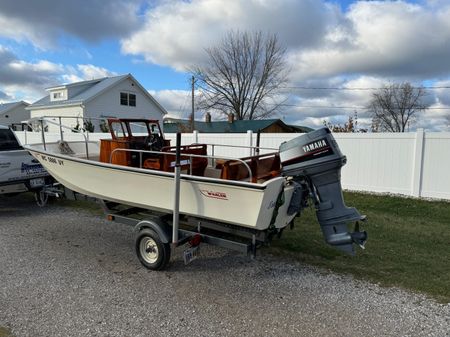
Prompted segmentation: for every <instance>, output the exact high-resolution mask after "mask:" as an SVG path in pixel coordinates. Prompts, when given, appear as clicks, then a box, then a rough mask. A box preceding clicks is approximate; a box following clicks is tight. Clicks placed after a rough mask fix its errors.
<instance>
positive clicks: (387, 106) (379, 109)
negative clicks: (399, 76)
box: [368, 82, 428, 132]
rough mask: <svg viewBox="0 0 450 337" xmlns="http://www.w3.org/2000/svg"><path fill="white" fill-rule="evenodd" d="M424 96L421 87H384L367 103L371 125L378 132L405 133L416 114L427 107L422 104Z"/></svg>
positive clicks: (405, 85)
mask: <svg viewBox="0 0 450 337" xmlns="http://www.w3.org/2000/svg"><path fill="white" fill-rule="evenodd" d="M426 94H427V93H426V91H425V89H424V88H423V87H419V88H417V87H413V86H412V85H411V84H410V83H408V82H404V83H401V84H398V83H397V84H391V85H389V86H385V87H384V88H382V89H380V90H378V91H377V92H376V93H374V94H373V95H372V100H371V101H370V103H369V107H368V109H369V111H370V113H371V114H372V124H373V125H376V126H377V127H376V129H377V130H379V131H387V132H405V131H407V129H408V127H409V126H410V124H412V123H414V121H415V118H416V117H417V114H418V113H419V112H421V111H423V110H425V109H426V108H427V107H428V105H427V104H425V103H424V102H423V98H424V96H425V95H426Z"/></svg>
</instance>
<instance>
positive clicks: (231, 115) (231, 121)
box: [228, 112, 234, 123]
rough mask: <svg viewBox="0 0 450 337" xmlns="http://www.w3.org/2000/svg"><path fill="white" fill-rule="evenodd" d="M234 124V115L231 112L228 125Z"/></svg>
mask: <svg viewBox="0 0 450 337" xmlns="http://www.w3.org/2000/svg"><path fill="white" fill-rule="evenodd" d="M233 122H234V113H232V112H230V113H229V114H228V123H233Z"/></svg>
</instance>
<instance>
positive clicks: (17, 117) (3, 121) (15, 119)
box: [0, 104, 30, 126]
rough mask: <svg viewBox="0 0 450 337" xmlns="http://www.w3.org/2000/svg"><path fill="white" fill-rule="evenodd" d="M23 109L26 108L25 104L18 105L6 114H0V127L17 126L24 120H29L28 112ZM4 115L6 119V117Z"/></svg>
mask: <svg viewBox="0 0 450 337" xmlns="http://www.w3.org/2000/svg"><path fill="white" fill-rule="evenodd" d="M25 107H26V105H25V104H20V105H19V106H17V107H15V108H14V109H11V110H9V111H7V112H4V113H2V114H0V125H7V126H9V125H11V124H18V123H20V122H22V121H24V120H27V119H29V118H30V112H29V111H28V110H25ZM6 115H7V116H8V117H6Z"/></svg>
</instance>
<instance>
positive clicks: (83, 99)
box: [27, 74, 167, 132]
mask: <svg viewBox="0 0 450 337" xmlns="http://www.w3.org/2000/svg"><path fill="white" fill-rule="evenodd" d="M46 90H47V91H48V93H49V94H48V95H47V96H45V97H44V98H42V99H40V100H38V101H37V102H34V103H33V104H31V105H29V106H28V108H27V109H28V110H29V111H30V112H31V118H36V117H42V116H46V117H49V116H55V117H56V116H58V117H60V116H64V117H66V118H63V119H62V124H64V125H70V126H71V127H76V126H77V125H79V126H81V127H82V126H83V121H84V123H86V122H88V123H92V125H93V126H94V130H93V131H94V132H101V131H102V129H103V128H102V126H103V125H104V123H105V121H104V119H105V118H108V117H117V118H147V119H157V120H159V121H160V122H161V123H162V119H163V116H164V115H165V114H166V113H167V112H166V110H165V109H164V108H163V107H162V106H161V105H160V104H159V103H158V102H157V101H156V100H155V99H154V98H153V96H152V95H150V94H149V93H148V91H147V90H145V88H144V87H143V86H142V85H141V84H140V83H139V82H138V81H137V80H136V79H135V78H134V77H133V76H132V75H131V74H127V75H121V76H114V77H104V78H99V79H95V80H89V81H83V82H76V83H70V84H63V85H58V86H54V87H51V88H47V89H46ZM68 117H70V118H68ZM55 121H56V122H57V120H56V118H55ZM47 127H48V131H57V130H59V127H58V126H56V125H54V124H51V123H47ZM91 131H92V130H91Z"/></svg>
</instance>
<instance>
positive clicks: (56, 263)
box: [0, 195, 450, 337]
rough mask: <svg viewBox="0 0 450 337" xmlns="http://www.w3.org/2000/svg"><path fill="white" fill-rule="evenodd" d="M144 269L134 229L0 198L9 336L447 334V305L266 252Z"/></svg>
mask: <svg viewBox="0 0 450 337" xmlns="http://www.w3.org/2000/svg"><path fill="white" fill-rule="evenodd" d="M172 253H173V254H172V261H171V263H170V266H169V269H168V270H165V271H161V272H154V271H149V270H147V269H145V268H144V267H143V266H142V265H141V264H140V263H139V261H138V259H137V257H136V255H135V252H134V233H133V231H132V228H131V227H128V226H125V225H121V224H117V223H111V222H108V221H106V220H105V219H104V217H102V216H100V215H98V214H93V213H92V212H91V211H89V210H85V209H80V208H74V207H68V206H64V205H62V204H61V203H55V204H52V205H50V206H47V207H45V208H39V207H37V206H36V205H35V204H34V201H33V200H32V199H31V198H29V197H26V196H23V195H22V196H16V197H0V327H4V328H7V329H9V330H11V331H12V333H13V334H14V336H16V337H21V336H33V337H39V336H194V335H195V336H352V337H354V336H437V337H444V336H450V304H446V305H443V304H439V303H436V302H435V301H433V300H432V299H429V298H427V297H426V296H424V295H418V294H414V293H410V292H406V291H404V290H401V289H396V288H383V287H379V286H378V285H376V284H372V283H368V282H364V281H358V280H354V279H353V278H352V277H350V276H342V275H336V274H333V273H330V272H327V271H324V270H321V269H318V268H314V267H311V266H308V265H304V264H301V263H298V262H293V261H290V260H288V259H283V258H280V257H273V256H271V255H269V254H267V253H264V254H259V256H257V258H256V259H255V260H251V259H249V258H247V257H245V256H241V255H239V254H236V253H234V252H231V251H228V250H225V249H219V248H217V247H210V246H207V245H202V247H201V257H200V258H199V259H198V260H196V261H194V262H193V263H191V264H190V265H188V266H185V265H184V264H183V260H182V258H181V253H182V249H181V248H178V249H176V250H175V251H174V252H172Z"/></svg>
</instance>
